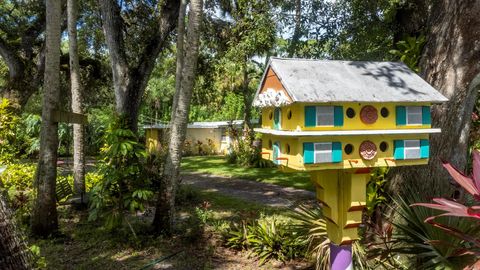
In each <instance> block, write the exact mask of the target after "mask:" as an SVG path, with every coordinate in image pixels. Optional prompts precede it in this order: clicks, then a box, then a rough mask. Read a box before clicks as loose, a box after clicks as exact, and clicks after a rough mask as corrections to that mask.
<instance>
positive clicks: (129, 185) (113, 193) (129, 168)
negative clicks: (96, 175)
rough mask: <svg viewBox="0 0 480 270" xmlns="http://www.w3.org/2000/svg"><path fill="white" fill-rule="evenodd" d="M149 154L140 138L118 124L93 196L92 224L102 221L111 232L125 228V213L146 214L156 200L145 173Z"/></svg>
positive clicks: (107, 143) (108, 139) (111, 133)
mask: <svg viewBox="0 0 480 270" xmlns="http://www.w3.org/2000/svg"><path fill="white" fill-rule="evenodd" d="M146 156H147V154H146V151H145V148H144V145H143V144H141V143H139V142H138V138H137V136H136V135H135V134H134V133H133V132H132V131H131V130H129V129H127V128H125V124H124V123H123V121H115V122H114V123H113V124H112V125H111V126H110V127H109V129H108V131H107V132H106V136H105V146H104V147H103V148H102V157H103V160H102V162H101V163H100V165H99V167H100V173H101V174H102V175H103V179H102V181H99V182H98V183H97V184H95V185H94V187H93V188H92V190H91V193H90V216H89V219H90V220H96V219H98V218H102V219H104V221H105V227H106V228H107V229H110V230H111V229H116V228H118V227H120V226H121V225H123V222H124V221H126V219H125V212H126V211H130V212H136V211H143V210H144V209H145V203H146V202H147V201H149V200H150V199H151V198H152V197H153V191H152V189H151V182H150V181H149V178H148V177H147V176H146V174H145V171H144V170H143V164H142V162H144V161H145V158H146Z"/></svg>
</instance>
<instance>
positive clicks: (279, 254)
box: [227, 216, 306, 264]
mask: <svg viewBox="0 0 480 270" xmlns="http://www.w3.org/2000/svg"><path fill="white" fill-rule="evenodd" d="M227 245H228V246H230V247H233V248H236V249H247V250H251V251H252V253H253V254H255V255H256V256H258V258H259V259H260V264H264V263H265V262H267V261H268V260H270V259H277V260H280V261H282V262H285V261H287V260H290V259H295V258H298V257H302V256H304V254H305V250H306V245H305V241H303V240H302V239H301V238H299V237H298V235H297V233H296V232H295V231H293V230H290V229H289V225H288V224H287V222H286V221H284V220H281V219H280V218H279V217H277V216H270V217H261V218H260V219H258V220H254V221H242V222H241V223H240V224H238V223H233V224H232V226H231V229H230V231H229V232H228V238H227Z"/></svg>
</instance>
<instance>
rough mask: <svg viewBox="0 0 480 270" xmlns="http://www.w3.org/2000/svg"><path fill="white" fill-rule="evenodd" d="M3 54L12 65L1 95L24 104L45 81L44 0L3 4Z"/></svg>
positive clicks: (0, 53) (0, 11) (0, 36)
mask: <svg viewBox="0 0 480 270" xmlns="http://www.w3.org/2000/svg"><path fill="white" fill-rule="evenodd" d="M0 14H2V18H1V19H0V56H1V57H2V59H3V61H4V62H5V64H6V65H7V67H8V76H7V77H6V78H5V81H6V83H5V85H3V87H1V88H0V96H2V97H6V98H8V99H10V100H11V101H12V103H14V104H17V105H19V106H24V105H25V104H26V103H27V101H28V99H29V98H30V96H31V95H32V94H33V93H34V92H36V91H37V90H38V88H39V86H40V85H41V84H42V81H43V71H44V68H45V44H44V40H45V39H44V33H45V4H44V1H22V2H21V3H20V2H19V1H6V2H3V3H1V4H0Z"/></svg>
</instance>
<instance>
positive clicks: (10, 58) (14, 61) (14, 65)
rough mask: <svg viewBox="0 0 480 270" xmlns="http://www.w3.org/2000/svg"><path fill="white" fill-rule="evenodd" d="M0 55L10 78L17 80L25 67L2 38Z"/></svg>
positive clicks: (0, 39) (0, 40)
mask: <svg viewBox="0 0 480 270" xmlns="http://www.w3.org/2000/svg"><path fill="white" fill-rule="evenodd" d="M0 55H1V56H2V58H3V59H4V60H5V63H7V66H8V72H9V76H10V78H17V77H19V76H21V75H22V74H23V70H24V68H25V66H24V64H23V62H22V60H21V59H20V58H19V57H18V55H17V54H16V53H15V51H14V50H13V48H11V47H10V46H9V45H8V44H7V43H6V42H5V41H4V40H3V39H2V38H0Z"/></svg>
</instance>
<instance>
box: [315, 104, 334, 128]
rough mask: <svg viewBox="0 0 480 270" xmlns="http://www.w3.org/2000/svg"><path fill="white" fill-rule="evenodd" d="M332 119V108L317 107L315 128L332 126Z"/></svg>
mask: <svg viewBox="0 0 480 270" xmlns="http://www.w3.org/2000/svg"><path fill="white" fill-rule="evenodd" d="M334 119H335V118H334V107H333V106H317V126H333V124H334Z"/></svg>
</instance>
